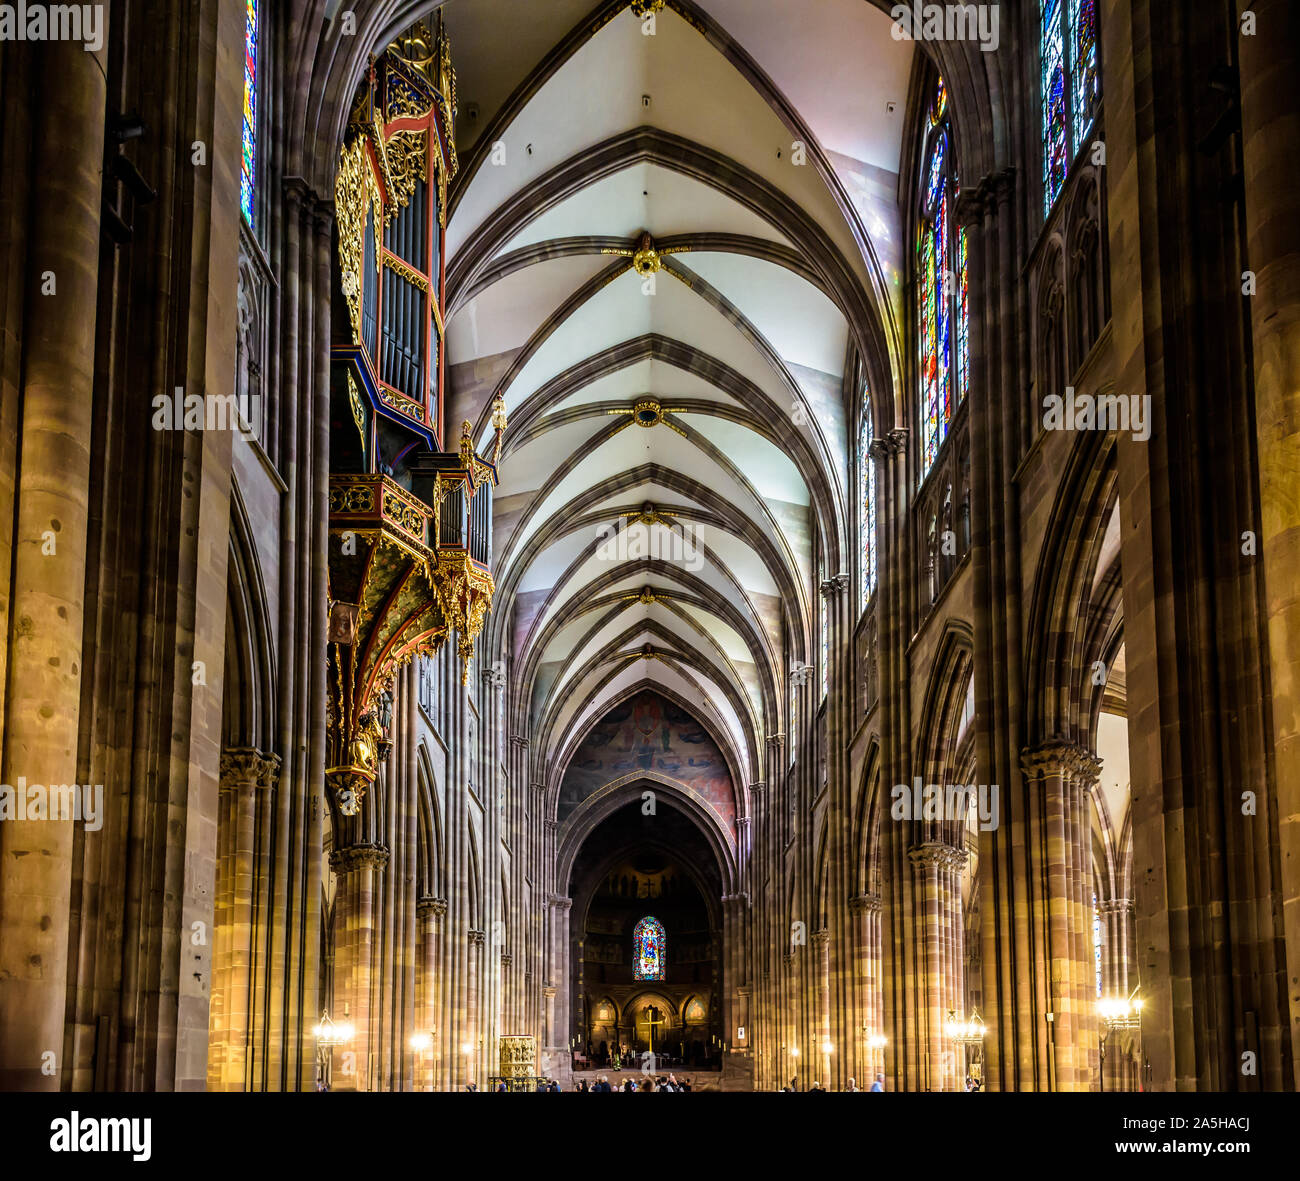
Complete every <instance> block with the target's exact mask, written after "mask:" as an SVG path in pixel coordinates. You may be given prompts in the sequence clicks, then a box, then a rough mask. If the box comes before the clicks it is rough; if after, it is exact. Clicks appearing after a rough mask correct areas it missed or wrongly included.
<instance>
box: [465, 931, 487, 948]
mask: <svg viewBox="0 0 1300 1181" xmlns="http://www.w3.org/2000/svg"><path fill="white" fill-rule="evenodd" d="M467 934H468V935H469V943H470V946H471V947H482V946H483V944H484V942H485V941H486V940H487V935H486V933H485V932H483V931H480V930H479V929H478V928H477V927H471V928H470V929H469V931H468V932H467Z"/></svg>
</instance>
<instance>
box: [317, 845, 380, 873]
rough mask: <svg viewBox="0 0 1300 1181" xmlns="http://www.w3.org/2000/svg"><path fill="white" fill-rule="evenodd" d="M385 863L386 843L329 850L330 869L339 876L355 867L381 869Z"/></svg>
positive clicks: (350, 871) (355, 868)
mask: <svg viewBox="0 0 1300 1181" xmlns="http://www.w3.org/2000/svg"><path fill="white" fill-rule="evenodd" d="M387 865H388V847H387V846H386V845H348V846H347V847H346V848H344V849H332V850H330V869H332V870H333V871H334V873H335V874H336V875H337V876H339V877H342V876H343V875H344V874H345V873H352V872H353V871H354V870H357V869H383V868H385V867H386V866H387Z"/></svg>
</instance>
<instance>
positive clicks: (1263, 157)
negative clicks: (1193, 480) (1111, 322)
mask: <svg viewBox="0 0 1300 1181" xmlns="http://www.w3.org/2000/svg"><path fill="white" fill-rule="evenodd" d="M1238 7H1239V9H1240V10H1241V11H1242V13H1243V14H1244V13H1245V12H1246V11H1247V10H1249V11H1250V12H1251V13H1252V15H1253V17H1254V21H1255V33H1254V35H1253V36H1240V37H1238V38H1237V39H1236V45H1237V47H1238V52H1239V53H1240V55H1241V56H1240V65H1239V74H1240V78H1241V148H1242V160H1243V164H1244V170H1245V184H1244V188H1245V193H1246V235H1247V238H1246V253H1247V259H1248V262H1249V265H1250V268H1251V270H1252V271H1254V275H1255V290H1254V294H1253V295H1251V297H1250V299H1249V301H1248V302H1249V305H1250V320H1251V352H1252V356H1253V360H1254V377H1255V422H1256V428H1257V431H1258V441H1259V453H1258V462H1259V499H1260V505H1259V507H1260V514H1261V515H1260V522H1259V529H1260V537H1259V553H1260V555H1261V557H1262V559H1263V562H1264V587H1265V593H1266V603H1265V621H1266V624H1267V628H1268V646H1269V658H1270V659H1269V663H1270V672H1271V683H1270V687H1271V689H1272V701H1271V713H1272V723H1273V726H1272V729H1273V745H1274V760H1273V773H1274V775H1275V776H1276V782H1277V794H1278V806H1277V815H1278V836H1279V840H1280V848H1279V850H1278V851H1277V852H1276V853H1275V864H1277V865H1278V866H1279V867H1280V872H1281V879H1282V880H1281V886H1282V891H1281V893H1282V927H1283V931H1284V937H1285V942H1286V960H1287V963H1288V964H1289V965H1291V969H1290V971H1289V972H1288V973H1287V976H1288V978H1289V987H1288V990H1287V991H1288V995H1289V998H1290V1026H1291V1027H1290V1030H1289V1035H1288V1036H1289V1037H1290V1041H1291V1052H1290V1066H1291V1070H1290V1074H1291V1086H1292V1087H1293V1088H1294V1087H1297V1086H1300V971H1297V970H1296V967H1295V965H1297V964H1300V647H1298V646H1297V645H1298V644H1300V641H1298V640H1297V637H1300V192H1297V188H1296V182H1295V157H1296V152H1297V150H1300V111H1297V109H1296V102H1295V79H1296V77H1297V75H1298V74H1300V9H1297V7H1296V5H1295V4H1294V3H1293V0H1238ZM1261 823H1262V821H1261Z"/></svg>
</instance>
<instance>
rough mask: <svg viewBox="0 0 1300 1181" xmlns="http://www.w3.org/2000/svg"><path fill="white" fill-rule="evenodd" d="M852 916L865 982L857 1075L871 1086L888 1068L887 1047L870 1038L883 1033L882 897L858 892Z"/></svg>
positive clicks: (859, 971)
mask: <svg viewBox="0 0 1300 1181" xmlns="http://www.w3.org/2000/svg"><path fill="white" fill-rule="evenodd" d="M849 913H850V914H851V915H852V916H853V939H854V943H855V946H856V948H857V955H856V957H855V958H854V971H855V973H856V974H857V975H858V977H859V979H860V980H861V982H862V989H861V995H862V1000H863V1005H862V1022H861V1027H860V1028H859V1029H857V1030H855V1031H854V1032H855V1037H854V1047H855V1050H854V1077H855V1078H856V1079H857V1082H858V1086H860V1087H866V1086H870V1085H871V1082H872V1081H873V1080H874V1079H875V1077H876V1075H877V1074H878V1073H882V1072H883V1071H884V1069H885V1054H884V1050H883V1049H882V1048H880V1047H878V1046H873V1045H872V1044H871V1039H872V1038H874V1037H877V1036H879V1035H881V1034H883V1032H884V1013H883V1011H882V1008H881V995H880V992H881V990H880V983H881V982H880V899H879V898H878V897H877V896H876V895H874V894H859V895H858V896H857V897H855V898H853V899H851V900H850V902H849Z"/></svg>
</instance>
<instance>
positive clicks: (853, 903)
mask: <svg viewBox="0 0 1300 1181" xmlns="http://www.w3.org/2000/svg"><path fill="white" fill-rule="evenodd" d="M881 906H882V902H881V899H880V895H879V894H855V895H854V896H853V897H852V898H850V899H849V913H850V914H863V913H864V912H865V913H866V914H879V913H880V908H881Z"/></svg>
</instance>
